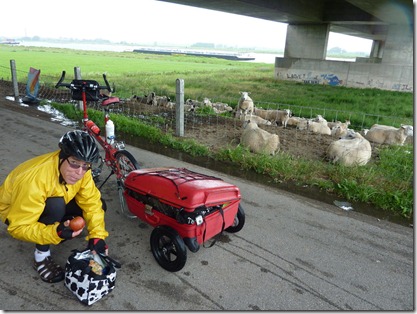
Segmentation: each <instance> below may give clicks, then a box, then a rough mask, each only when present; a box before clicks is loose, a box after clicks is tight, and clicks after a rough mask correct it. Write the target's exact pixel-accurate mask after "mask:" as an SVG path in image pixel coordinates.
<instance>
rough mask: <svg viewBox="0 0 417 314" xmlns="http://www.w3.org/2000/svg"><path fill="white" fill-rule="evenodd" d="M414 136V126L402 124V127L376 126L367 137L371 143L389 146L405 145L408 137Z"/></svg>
mask: <svg viewBox="0 0 417 314" xmlns="http://www.w3.org/2000/svg"><path fill="white" fill-rule="evenodd" d="M412 135H413V126H411V125H404V124H401V127H399V128H395V127H393V126H387V125H381V124H374V125H373V126H372V127H371V128H370V130H369V131H368V132H367V133H366V135H365V137H366V139H368V140H369V141H371V142H374V143H377V144H388V145H404V142H405V139H406V138H407V136H412Z"/></svg>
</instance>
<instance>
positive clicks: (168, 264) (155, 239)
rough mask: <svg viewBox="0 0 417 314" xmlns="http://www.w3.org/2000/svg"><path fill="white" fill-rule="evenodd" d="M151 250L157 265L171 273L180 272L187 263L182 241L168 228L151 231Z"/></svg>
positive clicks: (163, 227) (158, 227)
mask: <svg viewBox="0 0 417 314" xmlns="http://www.w3.org/2000/svg"><path fill="white" fill-rule="evenodd" d="M151 250H152V254H153V256H154V257H155V259H156V261H157V262H158V264H159V265H160V266H161V267H162V268H164V269H165V270H168V271H171V272H176V271H179V270H181V269H182V268H183V267H184V265H185V262H186V261H187V248H186V246H185V243H184V240H183V239H182V238H181V237H180V235H179V234H178V232H177V231H175V230H174V229H173V228H171V227H168V226H157V227H156V228H155V229H153V230H152V233H151Z"/></svg>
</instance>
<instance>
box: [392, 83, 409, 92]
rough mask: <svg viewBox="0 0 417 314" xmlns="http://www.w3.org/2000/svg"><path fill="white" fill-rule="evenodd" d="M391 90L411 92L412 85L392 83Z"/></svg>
mask: <svg viewBox="0 0 417 314" xmlns="http://www.w3.org/2000/svg"><path fill="white" fill-rule="evenodd" d="M391 88H392V89H393V90H396V91H400V92H412V91H413V87H412V86H409V85H408V84H393V85H392V87H391Z"/></svg>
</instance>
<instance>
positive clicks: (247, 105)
mask: <svg viewBox="0 0 417 314" xmlns="http://www.w3.org/2000/svg"><path fill="white" fill-rule="evenodd" d="M249 95H250V92H240V99H239V101H238V103H237V107H236V114H235V118H239V117H240V115H241V114H251V113H253V108H254V105H253V100H252V98H250V97H249Z"/></svg>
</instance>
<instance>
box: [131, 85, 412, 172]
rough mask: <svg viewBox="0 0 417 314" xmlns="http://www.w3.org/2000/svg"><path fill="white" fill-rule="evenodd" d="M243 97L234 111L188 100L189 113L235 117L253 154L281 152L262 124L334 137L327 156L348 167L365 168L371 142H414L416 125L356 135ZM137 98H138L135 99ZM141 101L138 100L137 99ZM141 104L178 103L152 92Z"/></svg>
mask: <svg viewBox="0 0 417 314" xmlns="http://www.w3.org/2000/svg"><path fill="white" fill-rule="evenodd" d="M240 94H241V96H240V99H239V101H238V104H237V106H236V108H235V109H233V108H232V107H231V106H229V105H228V104H225V103H212V102H211V101H210V100H209V99H208V98H204V100H203V101H201V102H200V101H196V100H191V99H187V101H186V102H185V104H184V106H185V110H186V111H194V110H196V108H198V107H204V106H210V107H211V108H212V109H213V110H214V111H215V112H216V113H222V112H231V113H232V114H233V115H234V118H236V119H239V120H240V121H242V123H243V130H242V133H241V137H240V145H242V146H244V147H247V148H249V150H250V151H251V152H253V153H263V154H269V155H275V154H276V153H277V152H279V150H280V139H279V135H278V134H274V133H270V132H268V131H266V130H265V129H263V128H260V127H259V125H281V126H282V127H283V128H287V127H295V128H297V129H298V130H306V131H307V132H310V133H312V134H321V135H325V136H331V137H333V138H335V140H334V141H332V142H331V143H330V145H329V146H328V148H327V150H326V152H325V153H326V157H327V159H328V160H329V161H331V162H333V163H340V164H343V165H346V166H353V165H366V164H367V163H368V162H369V160H370V159H371V156H372V145H371V142H372V143H377V144H388V145H404V143H405V141H406V140H407V142H410V143H412V139H413V126H411V125H401V127H399V128H395V127H392V126H386V125H380V124H375V125H373V126H372V127H371V128H370V129H369V130H366V129H365V130H362V131H361V132H356V131H355V130H353V129H351V128H349V125H350V121H348V120H347V121H345V122H340V121H336V122H328V121H326V120H325V119H324V118H323V117H322V116H321V115H317V117H316V118H312V119H307V118H302V117H295V116H293V115H292V113H291V111H290V110H289V109H283V110H279V109H262V108H256V107H255V106H254V102H253V100H252V98H251V97H250V96H249V95H250V93H249V92H240ZM135 97H136V96H135ZM136 100H138V99H136ZM139 101H141V102H143V103H147V104H150V105H154V106H161V107H165V108H169V109H173V108H175V103H173V102H171V101H170V99H169V98H167V97H166V96H156V95H155V93H151V94H149V95H148V96H145V97H142V98H141V99H140V100H139Z"/></svg>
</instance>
